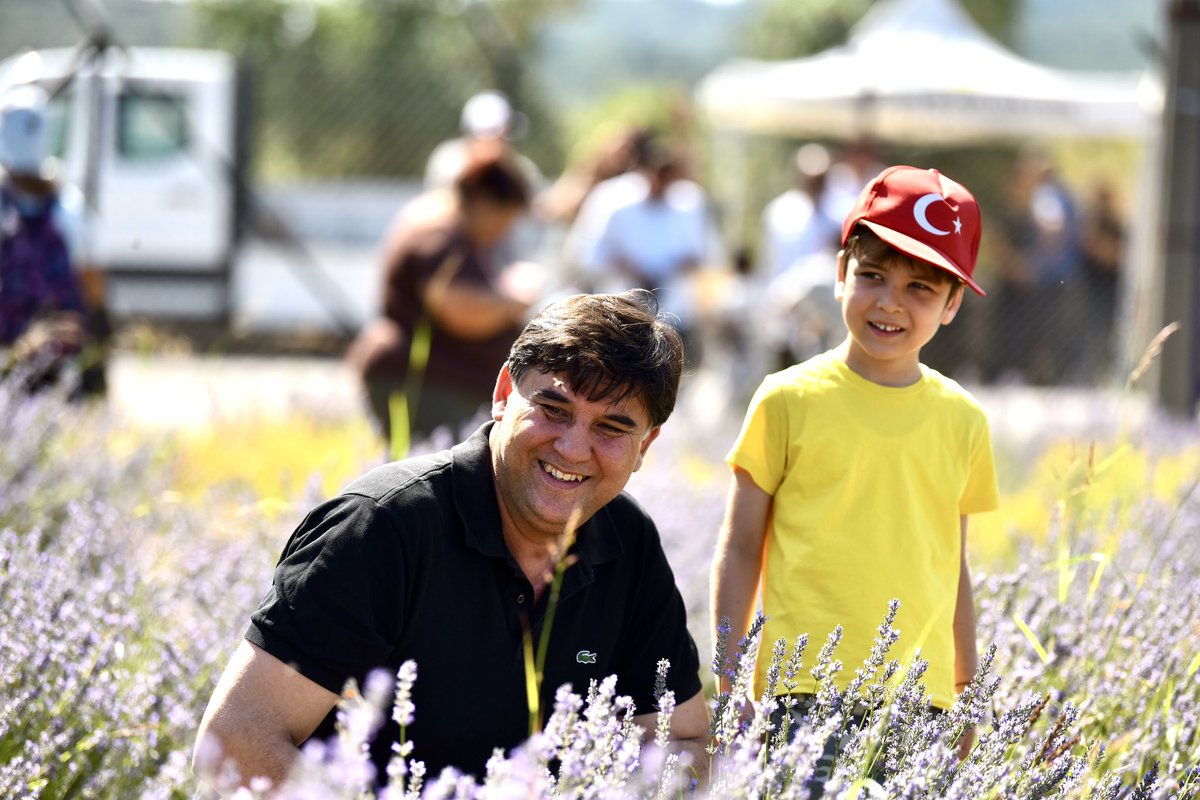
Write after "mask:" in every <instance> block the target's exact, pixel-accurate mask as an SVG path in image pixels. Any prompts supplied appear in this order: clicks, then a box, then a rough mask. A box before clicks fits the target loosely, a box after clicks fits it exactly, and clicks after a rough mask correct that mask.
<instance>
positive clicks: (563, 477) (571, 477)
mask: <svg viewBox="0 0 1200 800" xmlns="http://www.w3.org/2000/svg"><path fill="white" fill-rule="evenodd" d="M538 463H539V464H541V465H542V471H543V472H545V473H546V474H547V475H549V476H550V477H552V478H556V479H558V480H560V481H567V482H569V483H581V482H583V481H585V480H587V475H576V474H575V473H573V472H563V471H562V470H560V469H556V468H555V467H553V466H551V465H550V464H547V463H546V462H545V461H539V462H538Z"/></svg>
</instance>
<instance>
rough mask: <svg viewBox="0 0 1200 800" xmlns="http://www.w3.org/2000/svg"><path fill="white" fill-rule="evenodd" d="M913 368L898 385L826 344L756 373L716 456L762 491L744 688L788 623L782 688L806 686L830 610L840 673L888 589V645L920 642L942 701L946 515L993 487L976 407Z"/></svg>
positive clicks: (861, 649)
mask: <svg viewBox="0 0 1200 800" xmlns="http://www.w3.org/2000/svg"><path fill="white" fill-rule="evenodd" d="M921 373H922V375H921V378H920V380H919V381H917V383H915V384H913V385H911V386H905V387H900V388H896V387H887V386H881V385H879V384H876V383H872V382H871V381H869V380H867V379H866V378H863V377H862V376H860V375H858V374H857V373H855V372H853V371H852V370H851V369H850V368H849V367H848V366H847V365H846V364H845V362H843V361H842V360H841V359H839V358H838V357H837V356H836V355H834V354H833V353H832V352H827V353H823V354H822V355H819V356H816V357H814V358H812V359H809V360H808V361H806V362H804V363H803V364H798V365H796V366H793V367H790V368H788V369H786V370H783V371H782V372H777V373H775V374H773V375H769V376H767V378H766V379H764V381H763V383H762V385H761V386H759V388H758V391H757V392H756V393H755V395H754V398H753V400H751V402H750V408H749V410H748V411H747V413H746V418H745V421H744V422H743V425H742V430H741V433H740V434H739V435H738V438H737V441H736V442H735V443H734V445H733V448H732V449H731V451H730V453H729V455H728V456H727V461H728V462H729V463H730V464H731V465H734V466H737V467H740V468H741V469H743V470H745V471H746V472H748V473H749V474H750V477H751V478H753V479H754V482H755V483H756V484H757V485H758V486H759V488H761V489H763V490H764V491H766V492H767V493H768V494H770V495H772V497H773V502H772V509H771V515H770V519H769V520H768V529H767V537H766V558H765V565H764V568H763V599H762V602H763V613H764V614H766V616H767V622H766V626H765V628H764V632H763V638H762V642H763V645H762V647H761V648H760V650H759V659H758V665H757V671H756V679H755V692H756V695H759V694H761V693H762V691H763V688H764V686H765V676H766V670H767V667H768V665H769V663H770V653H771V645H772V644H774V642H775V641H776V640H777V639H778V638H780V637H783V638H785V639H786V640H787V642H788V646H789V649H790V647H791V645H792V644H793V643H794V642H795V640H796V636H797V635H798V634H801V633H807V634H808V635H809V641H808V647H807V649H806V650H805V654H804V666H803V667H802V669H801V674H800V675H799V676H797V677H798V678H799V686H798V687H797V688H796V689H795V691H798V692H815V691H816V688H817V687H816V681H815V680H814V679H813V677H812V675H811V674H810V672H809V670H810V669H811V668H812V666H813V665H814V664H815V662H816V658H817V654H818V652H819V651H820V649H821V647H822V645H824V643H825V640H826V638H827V637H828V636H829V633H830V632H831V631H832V630H833V629H834V627H835V626H837V625H839V624H840V625H842V627H843V636H842V641H841V644H840V645H839V646H838V648H837V650H836V651H835V654H834V658H836V659H838V660H840V661H841V662H842V665H843V666H842V670H841V673H840V674H839V675H838V684H839V685H840V686H843V687H844V686H846V685H847V684H848V683H849V682H850V680H851V679H853V677H854V672H855V670H856V669H857V668H858V667H859V666H861V665H862V663H863V662H864V661H865V660H866V658H867V656H868V654H869V653H870V650H871V644H872V641H873V639H874V636H875V632H876V629H877V628H878V627H879V624H880V623H881V622H882V621H883V619H884V617H885V615H886V614H887V610H888V601H889V600H890V599H891V598H893V597H895V598H898V599H899V600H900V603H901V606H900V611H899V613H898V614H897V616H896V622H895V627H896V628H897V630H899V631H900V638H899V640H898V641H897V642H896V644H895V645H893V646H892V649H891V650H890V651H889V654H888V659H889V660H890V659H892V658H899V659H900V663H901V665H907V664H908V662H909V661H910V660H911V658H912V656H913V655H914V654H915V653H916V652H917V651H918V650H919V651H920V654H921V656H922V657H923V658H925V659H926V660H928V662H929V666H928V669H927V671H926V673H925V677H924V683H925V687H926V689H927V691H928V692H929V693H930V695H931V697H932V699H933V702H934V704H935V705H937V706H939V707H942V708H949V707H950V705H952V704H953V702H954V698H955V686H954V630H953V622H954V609H955V604H956V602H957V597H958V578H959V569H960V563H961V562H960V558H961V533H960V528H959V515H965V514H975V513H978V512H982V511H990V510H992V509H994V508H996V507H997V505H998V504H999V497H998V491H997V487H996V473H995V466H994V464H993V461H992V447H991V436H990V433H989V431H988V424H987V418H986V416H985V415H984V412H983V409H982V408H981V407H980V406H979V404H978V403H977V402H976V401H975V399H974V398H973V397H971V395H970V394H969V393H968V392H967V391H966V390H965V389H963V388H962V387H961V386H959V385H958V384H957V383H955V382H954V381H952V380H950V379H949V378H946V377H944V376H943V375H941V374H939V373H938V372H936V371H934V370H932V369H929V368H927V367H925V366H924V365H922V367H921ZM777 691H778V692H779V693H783V692H785V691H786V690H785V689H784V687H783V686H782V685H780V686H779V688H778V689H777Z"/></svg>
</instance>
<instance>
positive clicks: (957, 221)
mask: <svg viewBox="0 0 1200 800" xmlns="http://www.w3.org/2000/svg"><path fill="white" fill-rule="evenodd" d="M954 232H955V233H962V217H955V218H954Z"/></svg>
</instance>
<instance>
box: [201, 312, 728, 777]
mask: <svg viewBox="0 0 1200 800" xmlns="http://www.w3.org/2000/svg"><path fill="white" fill-rule="evenodd" d="M682 364H683V348H682V345H681V344H680V341H679V337H678V335H677V334H676V332H675V331H674V329H673V328H672V327H671V325H670V324H669V323H668V322H667V321H666V320H664V319H662V318H661V317H659V316H658V314H657V308H656V306H655V305H654V301H653V297H652V296H651V295H650V294H649V293H647V292H640V291H634V292H626V293H624V294H620V295H577V296H574V297H570V298H567V299H565V300H562V301H560V302H558V303H555V304H553V305H551V306H549V307H548V308H547V309H545V310H544V311H543V312H542V313H541V314H539V315H538V316H537V317H536V318H535V319H534V320H533V321H532V322H530V323H529V325H528V326H526V328H525V330H524V331H523V332H522V333H521V335H520V337H518V339H517V340H516V342H515V343H514V344H513V347H512V350H511V351H510V354H509V357H508V360H507V361H506V362H505V364H504V366H503V367H502V368H501V370H500V374H499V376H498V378H497V381H496V388H495V391H494V393H493V398H492V417H493V419H492V421H490V422H488V423H486V424H485V425H484V426H483V427H482V428H480V430H479V431H477V432H476V433H475V434H474V435H473V436H471V438H469V439H468V440H467V441H465V442H463V443H461V444H459V445H457V446H456V447H454V448H452V449H451V450H448V451H444V452H441V453H436V454H434V455H430V456H422V457H416V458H411V459H407V460H405V461H399V462H395V463H392V464H387V465H385V466H382V467H379V468H378V469H375V470H373V471H372V472H369V473H368V474H366V475H365V476H363V477H362V478H360V479H358V480H357V481H355V482H354V483H352V484H351V485H350V486H349V487H348V488H347V489H346V490H345V491H344V492H342V494H341V495H339V496H338V497H336V498H334V499H333V500H331V501H329V502H327V503H324V504H322V505H321V506H318V507H317V508H316V509H315V510H313V511H312V512H311V513H310V514H309V515H308V517H306V518H305V520H304V521H303V522H302V523H301V524H300V526H299V527H298V528H297V529H296V531H295V532H294V533H293V534H292V537H291V539H290V540H289V541H288V543H287V546H286V547H285V549H284V552H283V555H282V556H281V558H280V561H279V564H278V566H277V567H276V570H275V577H274V581H273V585H272V587H271V590H270V591H269V592H268V594H267V596H266V598H265V599H264V600H263V603H262V605H261V606H260V607H259V609H258V610H257V611H256V612H255V613H254V614H253V615H252V617H251V623H250V627H249V630H248V631H247V633H246V638H245V640H244V641H243V642H242V643H241V644H240V645H239V647H238V649H237V651H236V652H235V654H234V656H233V658H232V660H231V662H230V664H229V666H228V667H227V668H226V670H225V673H224V675H223V676H222V678H221V680H220V682H219V684H218V686H217V688H216V691H215V692H214V694H213V697H212V700H211V701H210V703H209V706H208V709H207V710H206V712H205V714H204V719H203V720H202V722H201V726H200V733H199V735H198V738H197V756H196V759H195V764H194V766H195V767H196V769H197V772H198V774H200V775H201V777H206V776H211V774H212V770H213V768H214V767H215V764H214V763H212V762H211V761H210V760H209V759H208V758H206V757H205V755H204V754H205V753H208V752H211V750H212V748H210V747H208V746H204V745H202V744H201V743H202V742H206V741H210V737H211V741H212V742H215V743H216V744H217V745H219V747H220V750H221V752H223V753H224V754H225V756H226V757H228V758H230V759H232V761H233V762H234V764H235V765H236V768H237V771H238V774H239V775H240V777H241V779H242V781H243V782H245V781H248V780H249V779H250V778H252V777H255V776H260V775H261V776H265V777H267V778H270V779H271V780H272V781H275V782H278V781H280V780H281V779H282V778H283V777H284V776H285V775H286V774H287V771H288V769H289V767H290V765H291V764H292V762H293V761H294V760H295V758H296V756H297V754H298V752H299V750H298V748H299V747H300V746H301V745H302V744H303V743H304V742H305V741H307V740H308V739H310V738H314V737H317V738H322V737H326V736H328V735H330V734H331V733H332V731H333V710H334V707H335V705H336V704H337V702H338V699H339V693H340V692H341V691H342V687H343V686H344V684H345V682H346V680H347V679H348V678H356V679H357V680H359V681H360V682H361V681H362V680H363V679H364V678H365V676H366V675H367V674H368V673H369V672H370V671H371V670H373V669H377V668H383V669H386V670H388V671H390V672H392V673H395V672H396V670H397V669H398V668H399V666H400V664H401V663H403V662H404V661H406V660H408V659H414V660H415V661H416V662H417V666H418V674H419V677H418V679H417V682H416V686H415V687H414V692H413V694H414V697H413V701H414V703H415V706H416V715H415V719H414V721H413V723H412V724H411V725H409V726H408V728H407V731H406V738H407V739H408V740H410V741H412V742H413V743H414V753H413V758H414V759H417V760H422V761H424V762H425V764H426V768H427V770H428V774H429V775H431V776H436V775H437V774H438V773H439V772H440V771H441V769H442V768H443V767H445V766H454V767H457V768H459V769H461V770H463V771H465V772H468V773H473V774H475V775H476V776H480V777H481V776H482V775H483V772H484V766H485V764H486V761H487V759H488V757H489V756H490V755H491V753H492V750H493V748H497V747H500V748H504V749H510V748H512V747H515V746H516V745H518V744H520V743H521V742H522V741H524V740H525V739H526V738H528V735H529V733H530V731H529V719H530V703H529V699H528V698H527V697H526V683H525V637H526V636H532V641H533V642H538V641H540V637H541V636H542V629H543V626H544V625H545V624H547V622H546V621H547V619H548V616H547V611H548V607H549V603H550V599H549V594H550V593H549V592H548V591H547V590H548V589H549V587H550V585H551V582H552V579H553V575H554V571H555V567H556V564H558V562H559V560H560V559H561V558H564V557H565V558H566V559H567V561H566V562H565V563H566V564H568V567H567V569H566V571H565V573H564V575H563V582H562V586H561V590H560V592H559V596H558V599H557V607H556V609H555V613H554V615H553V625H552V627H551V630H550V633H549V649H548V653H547V657H546V662H545V666H544V678H543V681H542V684H541V693H540V702H539V706H540V708H541V709H548V708H551V707H552V706H553V698H554V693H555V690H556V689H557V688H558V686H560V685H561V684H563V683H570V684H572V686H573V687H574V688H575V690H576V691H578V692H585V691H586V690H587V687H588V683H589V681H591V680H592V679H601V678H604V677H606V676H608V675H611V674H616V675H617V676H618V683H617V690H618V692H619V693H621V694H627V695H629V696H631V697H632V698H633V700H634V703H635V704H636V712H635V713H636V716H635V718H634V719H635V720H636V721H637V722H638V723H639V724H641V725H642V726H643V728H645V729H646V730H647V731H649V730H652V729H653V725H654V718H655V708H654V704H655V696H654V681H655V667H656V664H657V662H658V661H659V659H664V658H665V659H669V660H670V662H671V669H670V672H669V674H668V681H667V688H668V689H671V690H672V691H674V693H675V697H676V698H677V700H678V701H679V702H678V705H677V709H676V712H675V716H674V718H673V721H672V730H671V734H672V737H673V739H675V740H676V742H677V744H678V746H679V747H680V748H681V749H684V750H687V751H690V752H692V753H693V754H694V755H697V756H699V755H700V754H701V752H702V749H703V746H704V745H705V744H706V743H707V742H706V736H707V728H708V712H707V707H706V704H705V701H704V697H703V695H702V694H701V692H700V681H699V675H698V673H699V661H698V657H697V653H696V646H695V643H694V642H693V640H692V638H691V636H690V635H689V633H688V630H687V625H686V614H685V611H684V606H683V601H682V599H681V598H680V595H679V592H678V590H677V589H676V586H675V580H674V577H673V575H672V573H671V568H670V566H669V565H668V564H667V559H666V556H665V554H664V553H663V550H662V546H661V544H660V541H659V536H658V532H657V530H656V529H655V527H654V523H653V522H652V521H651V520H650V518H649V517H648V516H647V515H646V513H645V512H644V511H643V510H642V509H641V507H640V506H638V505H637V503H636V502H635V501H634V500H633V499H632V498H630V497H629V496H628V495H625V494H624V493H623V489H624V488H625V484H626V483H627V482H628V480H629V477H630V475H632V474H633V472H635V471H636V470H637V469H638V468H639V467H640V466H641V464H642V458H643V457H644V456H645V454H646V451H647V449H648V448H649V447H650V444H651V443H652V442H653V441H654V439H655V438H656V437H657V436H658V433H659V429H660V426H661V425H662V424H663V423H664V422H665V421H666V419H667V417H668V416H669V415H670V414H671V411H672V409H673V408H674V406H675V398H676V394H677V391H678V385H679V378H680V374H681V371H682ZM568 548H569V552H565V553H564V551H566V550H568ZM398 735H399V729H398V727H397V726H396V724H395V723H394V722H392V723H389V725H388V726H386V727H384V728H383V730H382V731H381V732H380V733H379V734H378V735H377V736H376V738H375V740H374V742H373V744H372V757H373V761H374V763H375V765H376V767H377V769H378V774H379V776H380V777H381V782H382V776H383V775H384V772H383V769H384V766H385V765H386V763H387V760H388V758H389V757H390V755H391V744H392V742H394V741H396V740H397V737H398Z"/></svg>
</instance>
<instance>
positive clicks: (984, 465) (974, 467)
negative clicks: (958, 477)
mask: <svg viewBox="0 0 1200 800" xmlns="http://www.w3.org/2000/svg"><path fill="white" fill-rule="evenodd" d="M999 507H1000V490H999V488H998V487H997V484H996V463H995V459H994V458H993V456H992V435H991V431H990V429H989V427H988V423H987V418H986V417H984V416H983V414H982V412H980V420H979V423H978V424H977V425H976V426H975V432H974V435H973V436H972V437H971V453H970V472H969V474H968V475H967V485H966V487H965V488H964V489H963V494H962V499H961V500H959V504H958V513H959V514H963V515H967V514H979V513H982V512H984V511H995V510H996V509H997V508H999Z"/></svg>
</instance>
